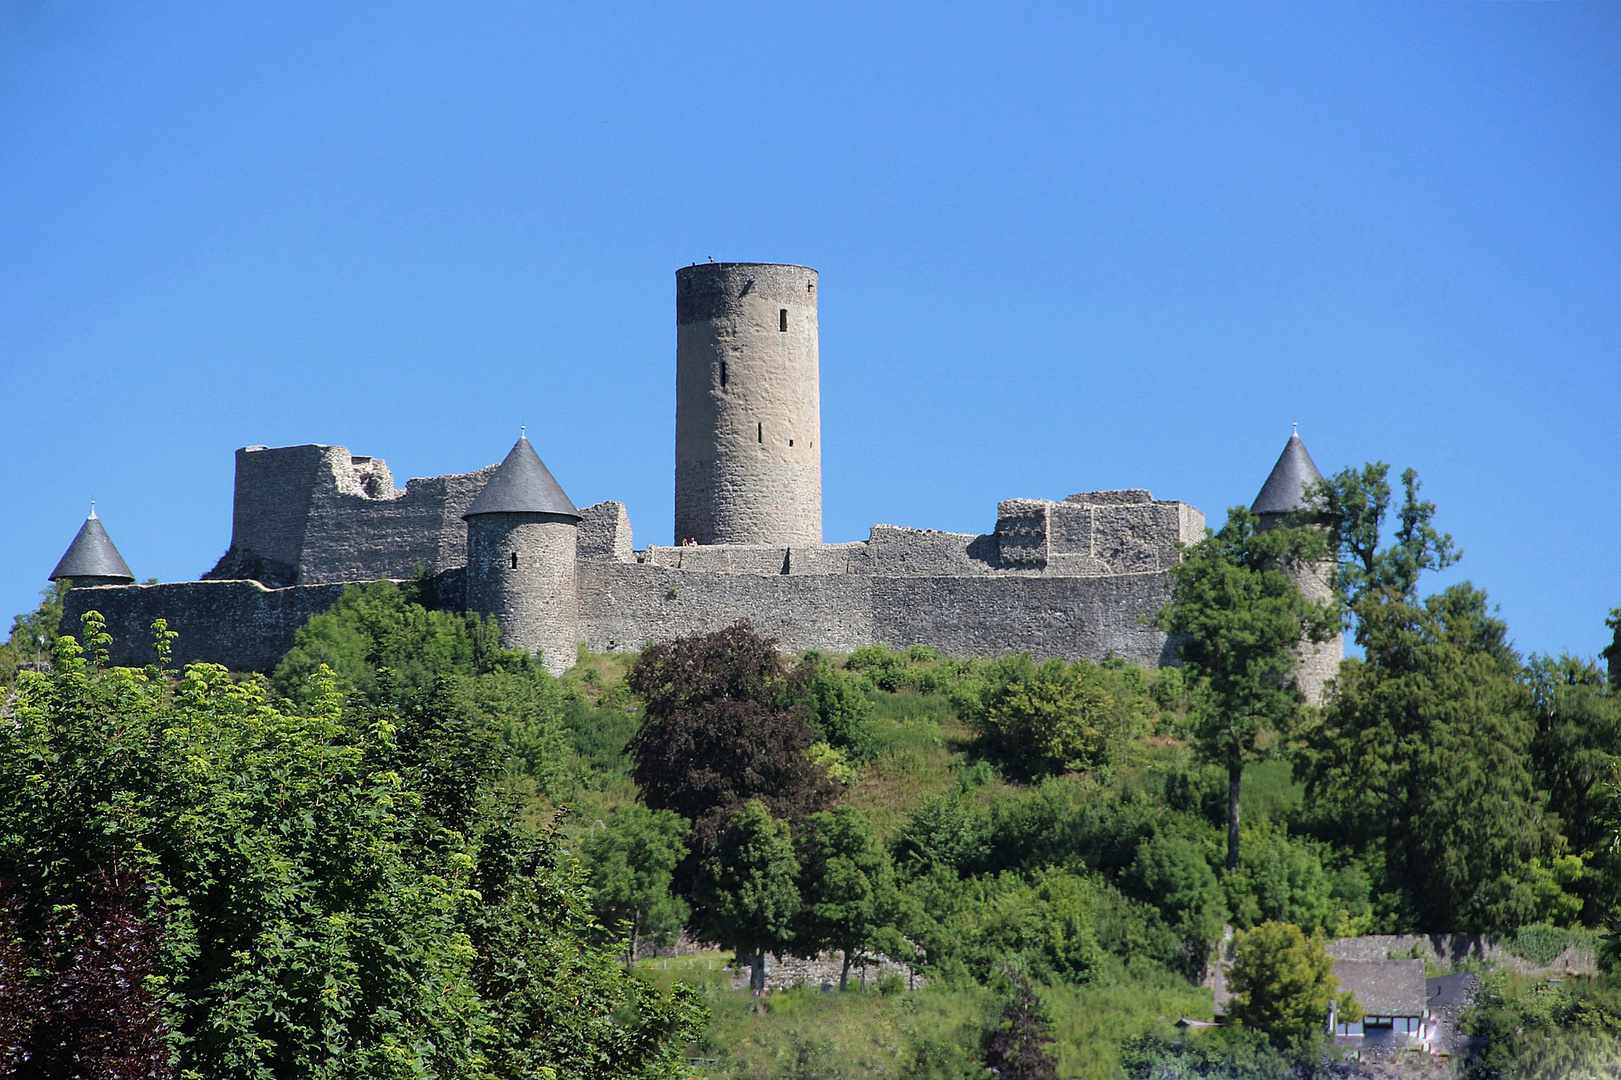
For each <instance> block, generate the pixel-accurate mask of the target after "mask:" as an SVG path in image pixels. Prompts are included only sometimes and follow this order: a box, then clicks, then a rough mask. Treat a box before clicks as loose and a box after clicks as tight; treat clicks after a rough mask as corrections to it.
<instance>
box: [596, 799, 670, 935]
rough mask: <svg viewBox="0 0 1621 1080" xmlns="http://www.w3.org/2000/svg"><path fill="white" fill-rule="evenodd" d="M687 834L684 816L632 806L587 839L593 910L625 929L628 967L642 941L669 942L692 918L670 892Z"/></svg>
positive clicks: (622, 808)
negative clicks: (645, 939) (646, 939)
mask: <svg viewBox="0 0 1621 1080" xmlns="http://www.w3.org/2000/svg"><path fill="white" fill-rule="evenodd" d="M686 835H687V823H686V822H685V821H683V820H682V819H681V817H680V815H678V814H673V813H671V812H670V811H668V810H649V809H647V807H645V806H642V805H641V804H640V803H629V804H627V805H624V806H618V807H615V808H614V809H613V811H612V812H611V813H609V815H608V820H607V822H606V827H605V828H604V829H602V831H601V832H600V833H593V834H592V835H591V837H590V838H589V839H588V840H587V841H586V845H585V856H586V859H585V861H586V865H587V866H588V867H589V878H588V881H589V882H590V885H591V891H592V895H593V897H594V898H595V899H594V902H593V907H594V910H595V911H596V914H597V917H598V918H599V919H601V920H602V922H603V923H604V924H605V925H608V926H624V927H625V928H626V930H627V932H628V938H629V940H628V941H627V942H626V946H625V960H626V963H627V964H629V963H634V962H635V959H636V948H637V942H638V941H639V940H640V939H641V938H644V937H646V938H650V939H652V940H653V941H654V942H655V943H657V944H660V945H663V944H668V943H669V942H670V941H671V940H672V939H673V938H674V937H675V935H676V934H677V933H678V932H679V931H680V929H681V926H682V924H683V923H685V922H686V920H687V916H688V915H689V914H691V911H690V909H689V908H688V907H687V903H686V901H684V900H682V899H681V898H680V897H679V896H675V895H673V894H672V893H671V891H670V887H671V883H672V881H673V879H674V874H675V868H676V866H677V865H678V864H679V863H680V862H681V860H682V859H683V858H684V857H685V856H686V854H687V846H686V844H684V843H682V840H683V839H684V838H685V837H686Z"/></svg>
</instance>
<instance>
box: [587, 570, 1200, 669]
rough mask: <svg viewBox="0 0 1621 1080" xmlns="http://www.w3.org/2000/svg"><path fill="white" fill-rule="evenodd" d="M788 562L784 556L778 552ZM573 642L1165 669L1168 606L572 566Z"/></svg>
mask: <svg viewBox="0 0 1621 1080" xmlns="http://www.w3.org/2000/svg"><path fill="white" fill-rule="evenodd" d="M789 557H790V560H791V558H792V553H791V551H790V556H789ZM579 583H580V584H579V591H580V636H581V638H582V639H583V640H584V641H585V643H586V647H587V648H589V649H592V650H594V651H598V652H603V651H614V650H627V649H629V650H634V649H640V648H641V647H642V646H643V645H644V644H645V643H647V642H648V641H664V640H668V639H669V638H672V637H678V636H681V635H684V634H693V633H704V632H707V631H711V630H718V629H720V628H721V627H724V626H727V625H730V624H731V623H733V622H735V621H737V620H738V619H748V620H749V621H750V622H751V623H753V624H754V626H755V628H756V629H757V630H759V631H761V632H762V633H764V634H768V635H770V636H772V637H775V638H777V639H778V640H779V641H780V642H781V647H782V648H783V649H785V650H788V651H792V652H798V651H802V650H804V649H822V650H825V651H828V652H851V651H853V650H854V649H858V648H860V647H862V646H864V645H871V644H874V643H882V644H886V645H893V646H896V647H898V648H904V647H906V646H908V645H932V646H934V647H935V648H937V649H939V650H940V651H941V652H943V653H946V654H947V655H951V656H1000V655H1003V654H1006V653H1012V652H1023V651H1028V652H1030V653H1031V654H1032V655H1033V656H1035V657H1037V658H1038V659H1045V658H1047V657H1059V658H1061V659H1065V660H1080V659H1089V660H1103V659H1105V658H1106V657H1109V656H1111V655H1112V656H1119V657H1121V658H1123V659H1125V660H1127V661H1130V662H1131V663H1134V664H1139V665H1142V666H1145V667H1157V666H1159V665H1161V664H1162V663H1168V662H1171V661H1172V657H1171V655H1170V653H1169V650H1168V649H1167V647H1166V636H1165V634H1164V633H1162V632H1161V631H1159V630H1156V629H1154V628H1153V627H1151V626H1148V625H1147V620H1148V619H1151V618H1152V617H1153V615H1154V614H1155V613H1156V612H1158V610H1159V609H1160V608H1161V607H1163V606H1164V604H1165V602H1166V601H1167V600H1168V599H1169V595H1170V593H1169V589H1170V579H1169V575H1166V574H1163V573H1154V574H1132V575H1122V576H1118V577H1106V578H1059V577H1013V576H1000V577H988V576H987V577H907V578H898V577H880V576H873V575H866V574H803V575H801V574H794V573H789V574H781V573H778V574H766V573H757V574H750V573H735V572H734V573H716V572H712V571H705V570H679V569H674V568H671V567H669V566H660V565H656V564H653V563H623V562H614V561H609V560H601V561H598V560H584V559H582V560H581V561H580V571H579Z"/></svg>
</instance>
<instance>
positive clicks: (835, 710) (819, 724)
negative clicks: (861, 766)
mask: <svg viewBox="0 0 1621 1080" xmlns="http://www.w3.org/2000/svg"><path fill="white" fill-rule="evenodd" d="M799 678H800V679H801V680H802V682H803V684H804V685H805V687H806V697H807V704H808V705H809V707H810V709H811V712H812V714H813V716H814V718H815V723H816V728H817V730H818V731H819V732H820V733H821V736H822V739H823V741H824V742H827V743H828V744H829V745H831V746H834V747H837V748H838V749H840V750H842V751H844V752H845V754H846V756H847V757H848V758H849V759H850V760H851V761H858V762H859V761H864V760H866V759H867V758H869V757H871V756H872V753H873V749H874V747H873V732H872V713H873V706H872V700H871V699H870V698H868V696H867V687H868V686H870V685H871V684H870V683H868V682H867V681H866V680H865V679H863V678H862V677H860V676H859V675H854V674H851V673H850V672H849V671H847V670H845V669H842V668H839V667H835V666H834V665H833V663H832V662H831V661H829V660H827V659H826V658H825V657H821V656H818V655H814V654H813V655H809V656H807V657H806V658H805V660H804V662H803V663H802V664H801V670H800V673H799Z"/></svg>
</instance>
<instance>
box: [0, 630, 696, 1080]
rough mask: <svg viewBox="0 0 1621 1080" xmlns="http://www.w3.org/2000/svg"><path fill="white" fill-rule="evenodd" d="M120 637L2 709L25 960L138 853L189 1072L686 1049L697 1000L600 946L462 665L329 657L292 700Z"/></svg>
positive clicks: (421, 1068)
mask: <svg viewBox="0 0 1621 1080" xmlns="http://www.w3.org/2000/svg"><path fill="white" fill-rule="evenodd" d="M102 637H103V633H102V631H101V629H100V626H99V622H98V621H97V619H96V618H95V617H94V616H93V615H92V616H90V617H87V621H86V626H85V633H84V638H85V640H86V642H88V643H90V644H91V646H92V647H91V649H90V651H89V653H88V655H87V654H86V652H85V650H83V649H81V648H80V647H79V645H78V643H77V642H76V641H75V639H74V638H72V637H64V638H61V639H59V640H58V641H57V643H56V654H55V664H54V670H53V671H52V672H51V673H49V674H33V673H24V674H23V675H22V677H21V679H20V681H19V684H18V691H17V698H16V700H15V701H14V702H13V704H12V707H11V708H12V712H11V719H10V720H9V721H8V722H7V723H5V724H0V880H4V881H6V882H9V883H10V886H9V889H10V897H11V899H10V901H9V905H10V906H9V910H10V911H11V912H12V913H13V918H14V920H15V926H16V931H15V932H16V935H17V940H18V941H19V942H20V947H21V948H22V950H23V951H24V953H25V954H26V956H27V957H28V960H29V967H30V969H31V970H38V971H52V970H60V969H61V966H62V965H63V964H64V963H70V962H71V957H70V956H67V955H65V954H64V951H63V950H64V949H67V948H69V947H70V944H71V936H70V937H69V938H63V937H62V936H61V935H59V934H56V933H55V932H54V931H53V929H52V927H53V926H54V925H55V924H54V923H53V919H54V918H55V915H54V914H53V913H54V912H57V911H59V910H60V909H59V905H60V904H62V903H63V902H64V901H71V900H72V898H75V897H83V896H87V895H90V890H91V888H92V886H93V884H94V883H95V882H97V881H99V880H102V879H104V878H105V877H106V876H107V875H110V874H119V875H122V874H129V875H134V878H135V879H136V880H137V881H138V882H139V883H141V885H140V887H139V888H136V889H134V890H133V891H129V890H126V894H127V895H128V896H130V897H131V900H132V906H130V907H129V910H128V917H129V918H130V919H136V920H144V921H145V922H147V923H149V924H150V925H151V926H152V927H153V928H154V931H155V932H154V935H153V937H154V939H155V941H156V942H157V944H156V946H155V959H154V960H153V961H152V963H151V967H150V971H151V974H150V975H149V976H148V977H147V978H146V980H145V985H146V986H147V988H148V989H149V990H150V991H151V992H152V993H153V994H154V995H155V997H156V999H157V1002H158V1006H159V1017H160V1019H161V1023H162V1027H163V1038H164V1039H165V1040H166V1043H167V1050H168V1052H169V1054H170V1055H172V1056H173V1058H174V1060H175V1063H176V1065H175V1067H176V1071H177V1074H179V1075H203V1076H209V1077H220V1078H250V1077H251V1078H255V1080H260V1078H267V1077H272V1076H274V1077H276V1078H277V1080H290V1078H301V1077H326V1076H335V1075H364V1076H368V1077H392V1076H399V1077H413V1078H414V1077H419V1076H422V1075H426V1074H430V1073H431V1074H434V1075H438V1076H441V1077H457V1076H465V1077H487V1076H488V1077H495V1076H514V1075H532V1074H533V1073H534V1072H535V1070H537V1069H539V1068H542V1067H544V1068H547V1069H553V1070H555V1071H556V1075H557V1076H559V1077H578V1078H588V1077H589V1078H597V1077H610V1076H611V1077H620V1076H649V1077H651V1076H665V1075H675V1074H677V1073H679V1072H680V1071H681V1070H682V1069H683V1068H684V1056H683V1054H682V1050H683V1048H684V1046H685V1042H686V1040H687V1039H688V1038H690V1037H691V1036H692V1035H693V1034H694V1033H696V1031H697V1030H698V1029H699V1027H700V1026H701V1023H702V1019H703V1015H704V1011H703V1009H702V1007H701V1006H700V1005H699V1004H698V1003H697V1001H696V999H695V998H694V997H693V996H692V995H691V994H690V992H688V991H686V990H681V989H678V990H676V991H675V992H673V993H664V992H660V991H658V990H656V989H655V988H653V987H652V986H650V985H648V984H646V983H643V982H641V981H639V980H637V979H634V978H631V977H629V976H627V975H626V974H625V972H624V970H623V968H622V967H621V966H620V965H619V964H618V962H617V958H616V956H615V955H614V952H615V950H611V949H604V948H601V947H598V946H596V945H594V944H592V942H591V932H592V929H593V926H594V923H593V920H592V918H591V914H590V910H589V906H588V903H587V898H586V895H585V893H584V890H583V889H582V888H581V885H580V882H579V881H578V879H577V875H576V872H575V871H574V870H573V869H572V868H571V864H570V863H569V862H567V861H566V860H562V859H560V858H559V854H560V852H559V848H558V837H557V835H556V832H555V830H553V831H550V832H547V831H541V832H536V831H534V830H533V829H531V828H529V827H527V826H525V825H523V824H522V823H521V821H520V820H519V816H518V815H517V814H516V813H515V811H514V808H513V807H512V806H511V805H510V804H509V803H508V802H507V801H506V800H505V799H504V798H503V797H502V796H501V795H500V793H499V792H497V791H495V790H494V789H493V788H492V787H491V786H490V785H489V781H490V779H491V777H492V775H493V773H494V770H495V768H496V765H497V762H498V754H496V753H495V752H494V749H493V747H492V744H491V742H490V740H488V739H487V738H485V737H483V735H482V734H481V732H480V731H479V730H478V729H477V727H476V726H474V725H471V724H469V723H468V722H467V715H466V713H465V712H464V711H463V710H461V709H460V708H459V707H458V703H457V701H456V699H455V696H454V692H453V689H452V687H450V686H449V685H448V684H447V683H445V682H443V681H440V682H438V683H435V684H433V685H431V686H429V687H428V688H427V689H426V690H425V691H423V692H422V693H421V694H419V695H416V696H413V697H412V698H410V699H408V700H407V701H405V703H404V704H403V705H400V704H395V703H394V702H393V701H391V700H389V698H390V695H388V694H383V695H380V696H379V697H380V700H379V701H377V702H376V703H364V702H356V701H353V700H351V699H350V698H349V697H348V696H347V695H345V694H343V693H342V692H341V691H340V690H339V689H338V688H337V685H336V682H335V680H334V678H333V676H332V675H331V674H330V672H328V671H326V670H325V669H317V670H316V672H315V673H314V675H313V682H312V685H310V686H309V687H307V688H306V690H307V692H306V693H304V694H302V695H300V697H301V699H302V700H303V701H304V702H305V704H304V705H302V706H299V707H296V708H291V707H287V706H284V705H280V704H277V703H276V702H275V701H274V700H272V698H271V697H270V695H269V694H268V693H267V692H266V689H265V687H264V685H263V683H262V682H261V681H260V680H257V679H254V678H248V679H241V680H239V679H236V678H234V677H232V676H231V675H230V674H229V673H228V672H226V671H224V670H223V669H221V668H218V667H212V666H209V665H202V664H197V665H192V666H190V667H188V668H187V669H186V670H185V671H184V672H182V673H178V674H173V673H167V672H164V671H161V670H159V669H158V668H156V667H154V668H150V669H147V670H145V671H136V670H131V669H116V668H102V667H99V666H98V665H97V663H96V657H97V654H98V652H99V650H98V649H97V648H96V645H97V644H98V643H99V641H100V639H101V638H102ZM160 653H161V649H160ZM627 1018H634V1019H630V1020H629V1021H628V1022H627Z"/></svg>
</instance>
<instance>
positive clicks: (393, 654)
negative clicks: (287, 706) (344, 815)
mask: <svg viewBox="0 0 1621 1080" xmlns="http://www.w3.org/2000/svg"><path fill="white" fill-rule="evenodd" d="M412 594H413V591H412V590H411V589H410V588H409V587H407V588H405V589H402V588H400V587H399V586H398V585H396V584H395V583H394V582H392V581H386V580H385V581H375V582H372V583H371V584H370V585H366V586H358V585H351V586H349V587H348V588H346V589H344V591H343V597H342V599H340V600H339V601H338V603H337V604H336V605H335V606H334V607H333V608H332V609H331V610H329V611H325V612H322V613H321V614H318V615H313V616H311V617H310V618H309V620H308V621H307V622H305V624H304V625H303V626H301V627H300V628H299V629H298V632H297V634H296V636H295V637H294V645H293V648H292V649H291V650H290V651H289V652H288V653H287V655H286V656H284V657H282V659H281V662H280V663H279V664H277V665H276V670H275V672H274V673H273V674H272V675H271V677H270V682H271V686H272V687H274V688H275V690H276V691H277V692H278V693H280V694H281V695H282V696H284V697H287V698H289V699H292V700H295V701H300V702H304V701H305V699H306V698H307V696H308V695H309V694H310V693H311V690H310V689H309V688H310V687H311V686H313V685H314V683H313V682H312V681H311V675H312V674H313V673H314V672H316V671H318V670H319V669H320V668H321V667H322V666H323V665H324V666H325V667H326V668H328V669H329V670H330V671H332V672H333V675H334V678H335V679H336V681H337V684H338V686H339V688H341V689H343V690H349V691H353V692H355V693H356V694H359V695H360V696H361V697H363V698H365V699H366V700H367V701H370V702H372V703H374V704H378V703H381V702H383V701H385V700H386V701H388V702H392V703H394V704H396V705H399V704H403V703H405V702H406V701H407V700H409V699H410V698H411V697H412V696H413V695H416V694H419V693H421V692H422V691H425V690H427V689H428V688H429V687H431V686H433V685H434V683H435V681H436V680H440V679H443V680H447V681H448V683H449V686H450V687H451V688H452V690H453V692H454V696H455V698H456V699H457V701H458V702H460V703H461V704H460V707H462V708H464V709H466V710H468V711H469V717H470V720H471V722H473V723H475V724H476V725H478V726H481V727H482V728H484V729H485V730H487V731H488V732H489V733H490V734H492V735H493V736H495V737H496V738H498V739H499V740H500V743H501V745H502V747H503V749H504V756H505V768H506V770H507V772H508V773H509V775H511V776H514V777H517V776H523V777H528V778H530V779H531V780H533V782H534V786H535V787H536V788H537V789H538V790H539V792H540V793H541V794H543V795H546V796H548V797H550V798H552V799H554V800H558V799H561V798H562V796H563V794H564V792H565V791H566V789H567V787H568V785H569V782H570V780H571V777H572V774H571V770H570V760H569V759H570V752H569V740H568V735H567V732H566V731H565V730H564V725H563V715H564V712H565V711H566V708H567V706H568V704H569V695H568V694H567V693H566V692H565V690H564V688H563V685H562V683H561V682H560V681H559V680H557V679H555V678H553V677H552V676H551V675H550V674H548V673H547V671H546V669H545V668H544V667H543V666H542V665H541V664H540V663H539V661H537V660H536V659H535V658H534V657H533V656H531V655H529V654H528V653H525V652H521V651H516V650H511V649H503V648H501V646H500V630H499V628H498V627H497V626H496V625H495V623H494V622H492V621H490V620H488V619H481V618H479V617H478V616H476V615H471V614H465V613H452V612H448V611H435V610H432V609H429V608H426V607H424V606H423V605H421V604H419V603H416V602H415V601H413V600H412V598H411V597H412ZM380 672H387V673H388V674H387V675H386V676H380V674H379V673H380ZM380 680H381V681H380Z"/></svg>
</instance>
